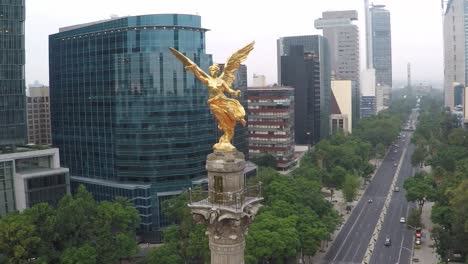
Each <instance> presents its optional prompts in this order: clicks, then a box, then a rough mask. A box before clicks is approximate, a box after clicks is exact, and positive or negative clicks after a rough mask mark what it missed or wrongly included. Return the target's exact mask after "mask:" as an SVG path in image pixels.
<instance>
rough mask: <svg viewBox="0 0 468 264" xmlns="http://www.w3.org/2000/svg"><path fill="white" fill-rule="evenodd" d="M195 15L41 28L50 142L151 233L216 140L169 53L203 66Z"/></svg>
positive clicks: (77, 174)
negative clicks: (125, 202) (127, 204)
mask: <svg viewBox="0 0 468 264" xmlns="http://www.w3.org/2000/svg"><path fill="white" fill-rule="evenodd" d="M206 31H207V29H204V28H202V27H201V17H200V16H196V15H179V14H161V15H143V16H132V17H122V18H112V19H110V20H106V21H97V22H91V23H87V24H81V25H75V26H70V27H66V28H61V29H60V32H59V33H56V34H53V35H50V36H49V63H50V67H49V68H50V101H51V116H52V120H51V123H52V140H53V144H54V145H56V146H59V147H60V156H61V158H62V160H63V163H64V164H66V165H67V166H68V167H69V168H70V174H71V181H72V188H76V186H77V185H78V184H84V185H85V186H86V187H87V188H88V190H89V191H91V192H92V193H93V195H94V197H95V198H96V199H98V200H104V199H112V198H113V197H115V196H124V197H127V198H129V199H131V200H132V201H133V203H134V204H135V207H136V208H137V209H138V211H139V213H140V217H141V230H142V231H145V232H144V234H151V235H152V236H150V237H147V238H148V239H154V240H157V239H158V236H157V235H158V234H159V233H158V232H159V231H160V229H161V228H162V227H163V226H165V225H167V224H168V220H167V219H166V217H165V216H164V214H163V213H162V211H161V204H162V202H163V201H164V200H167V199H169V198H171V197H173V196H174V195H176V194H178V193H180V192H182V190H183V189H184V188H189V187H191V186H192V183H193V181H194V180H196V179H198V178H202V177H206V169H205V161H206V155H207V154H208V153H210V152H211V150H212V146H213V144H214V142H215V141H216V138H215V132H214V131H215V125H214V119H213V117H212V116H211V114H210V112H209V108H208V107H207V105H206V102H207V99H208V92H207V90H206V88H205V87H204V86H203V85H202V84H201V83H200V82H199V81H198V80H197V79H196V78H195V77H194V76H193V74H191V73H188V72H186V71H185V70H184V66H183V65H182V64H180V62H179V61H177V59H176V58H175V57H174V56H173V55H172V54H171V52H170V51H169V49H168V48H169V47H174V48H176V49H177V50H179V51H180V52H182V53H184V54H185V55H186V56H187V57H189V58H190V59H191V60H193V61H194V62H195V63H197V64H198V65H200V67H201V68H202V69H204V70H205V71H208V66H209V65H210V64H211V63H212V58H211V55H209V54H206V52H205V32H206Z"/></svg>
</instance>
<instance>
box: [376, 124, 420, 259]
mask: <svg viewBox="0 0 468 264" xmlns="http://www.w3.org/2000/svg"><path fill="white" fill-rule="evenodd" d="M405 134H407V137H408V134H409V133H405ZM413 151H414V145H413V144H410V145H409V146H408V148H407V151H406V155H405V156H406V157H405V158H404V159H403V162H402V165H401V169H400V173H399V177H398V181H397V186H399V187H400V191H399V192H394V193H393V196H392V200H391V202H390V205H389V207H388V211H387V215H386V216H385V220H384V223H383V225H382V229H381V230H380V233H379V237H378V239H377V243H376V245H375V248H374V251H373V254H372V257H371V259H370V263H371V264H381V263H389V264H395V263H399V264H410V263H411V251H412V247H413V243H414V242H413V236H414V230H411V229H409V228H407V226H406V223H400V218H401V217H405V219H407V218H408V212H409V209H410V208H414V207H415V206H414V204H413V203H411V204H410V203H408V201H406V198H405V190H404V188H403V183H404V181H405V179H406V178H408V177H410V176H412V175H413V167H412V166H411V155H412V154H413ZM386 237H389V238H390V239H391V245H390V246H385V245H384V242H385V238H386Z"/></svg>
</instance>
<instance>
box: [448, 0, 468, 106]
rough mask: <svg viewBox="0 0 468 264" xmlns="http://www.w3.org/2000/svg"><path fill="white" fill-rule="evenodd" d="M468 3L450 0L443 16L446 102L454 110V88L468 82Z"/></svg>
mask: <svg viewBox="0 0 468 264" xmlns="http://www.w3.org/2000/svg"><path fill="white" fill-rule="evenodd" d="M467 14H468V3H467V2H466V1H464V0H450V1H448V2H447V5H446V6H445V10H444V16H443V24H444V25H443V31H444V103H445V106H446V107H450V109H451V110H453V108H454V106H455V103H454V100H455V99H454V96H455V94H454V88H455V87H456V86H457V85H458V84H462V85H465V84H466V83H467V80H466V79H467V76H466V75H467V74H466V69H467V61H468V60H467V59H466V58H465V56H466V54H467V48H468V44H467V43H466V39H467V37H466V36H467V33H468V23H467V22H465V17H466V16H467Z"/></svg>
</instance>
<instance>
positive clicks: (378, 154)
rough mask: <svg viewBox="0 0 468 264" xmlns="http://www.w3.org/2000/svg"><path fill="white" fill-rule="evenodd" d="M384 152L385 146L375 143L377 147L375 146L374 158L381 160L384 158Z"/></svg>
mask: <svg viewBox="0 0 468 264" xmlns="http://www.w3.org/2000/svg"><path fill="white" fill-rule="evenodd" d="M385 151H386V148H385V145H384V144H382V143H380V142H379V143H377V145H376V146H375V156H376V158H378V159H383V157H384V156H385Z"/></svg>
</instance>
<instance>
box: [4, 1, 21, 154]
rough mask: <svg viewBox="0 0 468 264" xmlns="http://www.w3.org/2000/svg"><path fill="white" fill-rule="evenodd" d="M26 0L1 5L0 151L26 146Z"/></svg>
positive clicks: (6, 2) (5, 2)
mask: <svg viewBox="0 0 468 264" xmlns="http://www.w3.org/2000/svg"><path fill="white" fill-rule="evenodd" d="M24 21H25V6H24V0H10V1H0V40H1V42H0V149H1V148H2V147H5V146H10V147H12V148H14V147H15V145H18V144H24V143H25V142H26V86H25V76H24V63H25V58H24V57H25V51H24Z"/></svg>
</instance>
